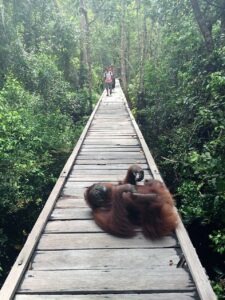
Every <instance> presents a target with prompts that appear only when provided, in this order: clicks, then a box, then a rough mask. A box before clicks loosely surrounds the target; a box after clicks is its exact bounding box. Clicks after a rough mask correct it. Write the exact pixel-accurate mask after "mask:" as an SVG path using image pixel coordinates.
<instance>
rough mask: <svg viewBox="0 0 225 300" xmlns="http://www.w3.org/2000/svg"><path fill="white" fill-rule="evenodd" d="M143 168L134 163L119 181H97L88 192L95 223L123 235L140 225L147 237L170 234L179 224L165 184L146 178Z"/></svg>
mask: <svg viewBox="0 0 225 300" xmlns="http://www.w3.org/2000/svg"><path fill="white" fill-rule="evenodd" d="M143 178H144V171H143V170H142V168H141V167H140V166H138V165H132V166H131V167H129V169H128V171H127V175H126V177H125V179H124V180H123V181H121V182H119V183H118V184H111V183H96V184H93V185H92V186H90V187H89V188H88V189H87V190H86V192H85V200H86V202H87V204H88V205H89V206H90V207H91V208H92V211H93V216H94V220H95V222H96V224H98V226H99V227H101V228H102V229H103V230H104V231H106V232H108V233H111V234H114V235H117V236H123V237H131V236H134V235H135V228H137V227H141V229H142V231H143V234H144V235H145V236H146V237H148V238H158V237H161V236H165V235H168V234H170V233H171V232H172V231H173V230H174V229H175V228H176V226H177V222H178V216H177V212H176V209H175V207H174V200H173V198H172V196H171V194H170V192H169V191H168V189H167V188H166V186H165V185H164V184H163V183H162V182H160V181H158V180H154V179H151V180H145V181H144V185H137V184H136V183H137V182H138V181H141V180H142V179H143Z"/></svg>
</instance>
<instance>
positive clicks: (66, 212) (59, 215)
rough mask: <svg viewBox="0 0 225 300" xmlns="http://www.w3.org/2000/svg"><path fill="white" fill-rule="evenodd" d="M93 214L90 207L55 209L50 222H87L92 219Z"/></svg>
mask: <svg viewBox="0 0 225 300" xmlns="http://www.w3.org/2000/svg"><path fill="white" fill-rule="evenodd" d="M92 218H93V217H92V212H91V209H90V208H89V207H83V208H77V207H76V208H64V209H57V208H55V209H54V210H53V212H52V214H51V217H50V220H71V219H76V220H86V219H88V220H89V219H92Z"/></svg>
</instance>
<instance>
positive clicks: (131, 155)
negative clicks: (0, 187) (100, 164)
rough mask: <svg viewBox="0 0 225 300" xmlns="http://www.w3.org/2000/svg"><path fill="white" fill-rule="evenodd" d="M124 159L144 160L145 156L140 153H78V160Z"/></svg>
mask: <svg viewBox="0 0 225 300" xmlns="http://www.w3.org/2000/svg"><path fill="white" fill-rule="evenodd" d="M124 158H133V159H145V156H144V154H143V153H142V152H125V151H124V152H101V151H99V152H86V153H80V154H79V156H78V159H96V160H99V159H124Z"/></svg>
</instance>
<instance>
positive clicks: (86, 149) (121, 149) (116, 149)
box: [80, 146, 143, 154]
mask: <svg viewBox="0 0 225 300" xmlns="http://www.w3.org/2000/svg"><path fill="white" fill-rule="evenodd" d="M98 151H99V152H105V153H106V152H112V151H113V152H114V153H115V152H126V153H128V152H137V153H139V152H140V153H143V151H142V149H141V148H140V147H116V146H113V147H106V146H102V147H98V148H96V147H95V146H92V147H88V146H85V147H82V151H81V152H80V153H81V154H84V153H87V152H88V153H89V152H92V153H93V152H98Z"/></svg>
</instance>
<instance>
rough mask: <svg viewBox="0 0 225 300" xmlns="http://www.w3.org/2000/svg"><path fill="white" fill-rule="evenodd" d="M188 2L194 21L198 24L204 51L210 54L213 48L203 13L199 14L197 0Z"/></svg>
mask: <svg viewBox="0 0 225 300" xmlns="http://www.w3.org/2000/svg"><path fill="white" fill-rule="evenodd" d="M190 2H191V5H192V9H193V12H194V15H195V18H196V21H197V23H198V26H199V29H200V31H201V33H202V35H203V38H204V41H205V45H206V49H207V51H208V52H209V53H211V52H212V51H213V48H214V45H213V38H212V32H211V30H210V29H209V27H208V25H207V21H206V19H205V17H204V15H203V13H202V12H201V9H200V6H199V2H198V0H190Z"/></svg>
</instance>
